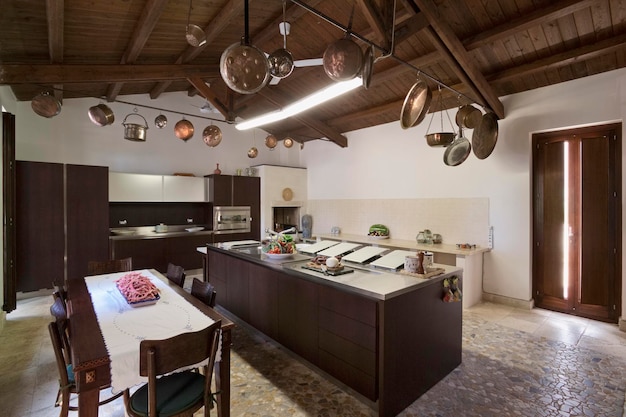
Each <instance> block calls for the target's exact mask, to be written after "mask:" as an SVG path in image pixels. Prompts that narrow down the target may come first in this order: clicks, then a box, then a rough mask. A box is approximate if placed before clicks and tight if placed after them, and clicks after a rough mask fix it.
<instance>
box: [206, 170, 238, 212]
mask: <svg viewBox="0 0 626 417" xmlns="http://www.w3.org/2000/svg"><path fill="white" fill-rule="evenodd" d="M209 201H210V202H211V203H213V205H214V206H232V205H233V176H232V175H209Z"/></svg>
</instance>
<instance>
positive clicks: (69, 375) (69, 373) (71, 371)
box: [65, 363, 76, 384]
mask: <svg viewBox="0 0 626 417" xmlns="http://www.w3.org/2000/svg"><path fill="white" fill-rule="evenodd" d="M65 368H66V369H67V379H68V380H69V383H70V384H76V379H74V367H73V366H72V364H71V363H70V364H69V365H67V366H66V367H65Z"/></svg>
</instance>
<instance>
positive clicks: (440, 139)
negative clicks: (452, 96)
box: [425, 86, 456, 147]
mask: <svg viewBox="0 0 626 417" xmlns="http://www.w3.org/2000/svg"><path fill="white" fill-rule="evenodd" d="M442 103H443V100H442V97H441V86H439V97H438V104H439V111H440V114H439V115H440V118H441V131H440V132H436V133H428V132H429V131H430V125H431V124H432V122H433V119H434V117H435V113H434V112H433V113H432V116H431V117H430V122H429V123H428V128H427V129H426V135H425V137H426V143H428V145H429V146H433V147H441V146H443V147H446V146H448V145H450V144H451V143H452V142H453V141H454V138H455V137H456V133H454V126H453V125H452V119H450V115H449V114H448V109H444V110H442V108H443V105H442ZM444 112H445V113H446V117H447V118H448V122H449V123H450V127H452V128H453V129H452V130H453V131H452V132H444V131H443V113H444Z"/></svg>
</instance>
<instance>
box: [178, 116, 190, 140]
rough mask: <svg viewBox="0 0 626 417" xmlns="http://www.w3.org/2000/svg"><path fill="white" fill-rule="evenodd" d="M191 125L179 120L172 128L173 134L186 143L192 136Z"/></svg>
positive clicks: (187, 121)
mask: <svg viewBox="0 0 626 417" xmlns="http://www.w3.org/2000/svg"><path fill="white" fill-rule="evenodd" d="M193 131H194V128H193V124H192V123H191V122H190V121H189V120H185V119H182V120H179V121H178V122H176V125H175V126H174V134H175V135H176V137H177V138H178V139H181V140H184V141H188V140H189V139H191V137H192V136H193Z"/></svg>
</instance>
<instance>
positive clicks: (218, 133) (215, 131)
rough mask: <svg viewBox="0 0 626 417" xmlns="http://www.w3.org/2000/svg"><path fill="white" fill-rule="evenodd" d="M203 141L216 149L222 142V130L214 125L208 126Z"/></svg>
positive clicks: (203, 133) (203, 134)
mask: <svg viewBox="0 0 626 417" xmlns="http://www.w3.org/2000/svg"><path fill="white" fill-rule="evenodd" d="M202 140H204V143H205V144H206V145H207V146H210V147H212V148H214V147H216V146H217V145H219V144H220V142H221V141H222V130H221V129H220V128H219V127H217V126H214V125H210V126H207V127H205V128H204V131H203V132H202Z"/></svg>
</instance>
